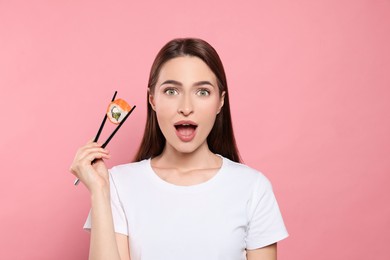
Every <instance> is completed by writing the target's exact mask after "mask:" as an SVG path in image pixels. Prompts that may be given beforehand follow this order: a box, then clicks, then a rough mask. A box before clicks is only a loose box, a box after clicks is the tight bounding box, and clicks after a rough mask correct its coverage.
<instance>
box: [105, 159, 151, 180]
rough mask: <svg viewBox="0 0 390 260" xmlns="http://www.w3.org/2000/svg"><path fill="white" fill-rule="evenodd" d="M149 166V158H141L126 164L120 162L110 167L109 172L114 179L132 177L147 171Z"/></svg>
mask: <svg viewBox="0 0 390 260" xmlns="http://www.w3.org/2000/svg"><path fill="white" fill-rule="evenodd" d="M148 166H149V160H142V161H139V162H131V163H126V164H120V165H116V166H114V167H112V168H111V169H110V170H109V172H110V175H111V177H112V178H113V179H114V180H116V179H123V178H134V177H136V176H140V175H142V173H144V172H145V171H147V169H148Z"/></svg>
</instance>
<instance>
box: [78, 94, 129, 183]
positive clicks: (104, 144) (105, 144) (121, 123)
mask: <svg viewBox="0 0 390 260" xmlns="http://www.w3.org/2000/svg"><path fill="white" fill-rule="evenodd" d="M116 94H117V91H115V93H114V96H113V97H112V100H111V102H113V101H114V100H115V97H116ZM135 108H136V106H133V107H132V108H131V110H130V111H129V113H127V115H126V116H125V117H124V118H123V119H122V121H121V122H120V123H119V125H118V126H117V127H116V128H115V130H114V131H113V132H112V133H111V135H110V136H109V137H108V138H107V140H106V141H105V142H104V143H103V144H102V146H101V147H102V148H105V147H106V146H107V145H108V143H109V142H110V141H111V139H112V138H113V137H114V135H115V134H116V132H118V130H119V128H121V126H122V125H123V123H124V122H125V121H126V119H127V118H128V117H129V115H130V114H131V112H133V110H134V109H135ZM106 120H107V113H106V114H105V115H104V118H103V121H102V123H101V124H100V127H99V131H98V132H97V134H96V136H95V139H94V142H97V140H98V139H99V136H100V134H101V132H102V130H103V127H104V124H105V123H106ZM95 162H96V159H94V160H93V161H92V162H91V164H94V163H95ZM79 182H80V179H79V178H77V179H76V180H75V181H74V183H73V184H74V185H75V186H77V185H78V184H79Z"/></svg>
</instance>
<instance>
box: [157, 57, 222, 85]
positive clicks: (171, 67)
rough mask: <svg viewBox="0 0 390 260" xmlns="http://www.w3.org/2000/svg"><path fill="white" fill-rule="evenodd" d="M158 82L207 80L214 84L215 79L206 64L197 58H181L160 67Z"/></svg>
mask: <svg viewBox="0 0 390 260" xmlns="http://www.w3.org/2000/svg"><path fill="white" fill-rule="evenodd" d="M158 78H159V79H158V81H162V80H167V79H175V80H179V81H180V80H182V81H186V80H194V81H200V80H209V81H213V82H216V77H215V75H214V73H213V72H212V70H211V69H210V68H209V66H207V64H206V63H205V62H204V61H203V60H201V59H200V58H198V57H194V56H183V57H177V58H173V59H171V60H169V61H167V62H166V63H164V65H163V66H162V67H161V70H160V73H159V77H158Z"/></svg>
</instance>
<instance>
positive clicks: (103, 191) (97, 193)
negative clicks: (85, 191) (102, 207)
mask: <svg viewBox="0 0 390 260" xmlns="http://www.w3.org/2000/svg"><path fill="white" fill-rule="evenodd" d="M90 193H91V201H92V202H93V201H101V200H107V199H108V200H109V199H110V189H109V187H97V188H94V189H92V190H90Z"/></svg>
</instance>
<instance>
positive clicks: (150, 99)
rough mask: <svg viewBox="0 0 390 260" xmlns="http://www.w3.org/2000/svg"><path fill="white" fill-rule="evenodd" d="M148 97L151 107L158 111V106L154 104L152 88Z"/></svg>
mask: <svg viewBox="0 0 390 260" xmlns="http://www.w3.org/2000/svg"><path fill="white" fill-rule="evenodd" d="M148 97H149V98H148V99H149V104H150V106H151V107H152V109H153V110H154V111H156V106H155V104H154V96H153V95H152V94H151V91H150V88H148Z"/></svg>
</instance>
